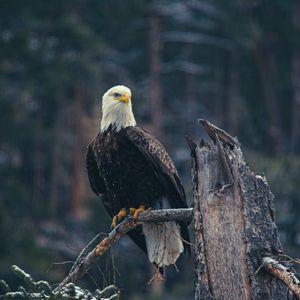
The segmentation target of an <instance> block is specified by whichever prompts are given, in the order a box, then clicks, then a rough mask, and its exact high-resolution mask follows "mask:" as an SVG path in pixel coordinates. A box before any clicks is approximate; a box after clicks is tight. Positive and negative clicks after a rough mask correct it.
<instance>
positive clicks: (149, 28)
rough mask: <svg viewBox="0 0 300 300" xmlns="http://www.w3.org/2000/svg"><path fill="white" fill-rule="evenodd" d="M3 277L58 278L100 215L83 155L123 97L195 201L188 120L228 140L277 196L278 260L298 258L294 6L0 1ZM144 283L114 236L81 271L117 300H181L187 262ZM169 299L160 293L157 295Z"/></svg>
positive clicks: (103, 228)
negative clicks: (105, 109)
mask: <svg viewBox="0 0 300 300" xmlns="http://www.w3.org/2000/svg"><path fill="white" fill-rule="evenodd" d="M0 70H1V73H0V131H1V134H0V136H1V138H0V176H1V178H0V226H1V227H0V278H2V279H5V280H7V282H9V283H11V284H13V283H14V284H18V282H17V281H16V279H15V278H14V277H13V275H12V274H11V271H10V266H11V265H12V264H17V265H19V266H20V267H22V268H24V269H25V270H26V271H28V272H29V273H31V274H32V275H33V276H34V277H35V278H36V279H46V280H49V281H50V282H51V283H53V284H54V283H57V282H59V281H60V280H61V279H62V278H63V277H64V275H65V274H66V272H67V271H68V270H69V268H70V264H53V263H55V262H66V261H73V260H74V259H75V257H76V256H77V254H78V253H79V252H80V250H81V249H82V247H83V246H84V245H85V244H86V243H87V242H88V241H89V240H90V239H91V238H92V237H93V236H94V235H95V234H96V233H98V232H108V231H109V226H110V220H109V218H108V217H107V215H106V213H105V212H104V209H103V208H102V204H101V202H100V201H99V199H97V198H96V197H95V195H93V193H92V192H91V190H90V188H89V185H88V181H87V174H86V171H85V148H86V145H87V143H88V142H89V141H90V139H91V138H92V137H93V136H94V135H95V134H96V133H97V131H98V130H99V127H100V119H101V97H102V94H103V93H104V92H105V91H106V90H107V89H108V88H110V87H111V86H113V85H116V84H125V85H127V86H129V87H130V88H131V90H132V92H133V106H134V112H135V115H136V119H137V121H138V123H139V126H141V127H143V128H146V129H147V130H149V131H150V132H151V133H153V134H154V135H156V136H157V137H159V139H160V140H161V141H162V143H163V144H164V145H165V146H166V148H167V150H168V151H169V152H170V154H171V156H172V157H173V159H174V160H175V163H176V165H177V167H178V169H179V173H180V175H181V177H182V180H183V182H184V185H185V188H186V191H187V195H188V201H189V203H190V202H191V200H192V194H191V178H190V156H189V151H188V148H187V146H186V143H185V139H184V137H185V135H189V136H190V137H192V138H194V139H196V140H199V138H200V137H201V136H202V134H203V132H201V129H200V127H199V126H198V125H197V122H196V119H197V118H206V119H208V120H209V121H211V122H213V123H214V124H215V125H217V126H219V127H222V128H224V129H226V130H228V132H229V133H231V134H232V135H236V136H238V138H239V140H240V142H241V143H242V146H243V150H244V154H245V156H246V160H247V161H249V164H250V166H251V168H252V169H254V170H255V171H256V172H261V173H262V172H263V173H264V174H265V175H266V176H267V178H268V181H269V184H270V186H271V189H272V191H273V193H274V195H275V206H276V222H277V225H278V227H279V232H280V238H281V241H282V243H283V245H284V248H285V251H286V253H287V254H289V255H290V256H292V257H299V256H300V254H299V253H300V252H299V250H300V217H299V213H300V191H299V189H300V156H299V155H300V0H285V1H282V0H274V1H266V0H248V1H246V0H239V1H237V0H227V1H222V0H210V1H209V0H198V1H196V0H186V1H178V0H160V1H145V0H131V1H125V0H111V1H100V0H73V1H68V0H52V1H37V0H36V1H33V0H27V1H17V0H10V1H8V0H7V1H6V0H0ZM178 268H179V269H180V273H177V272H176V270H175V269H173V268H170V270H169V272H168V276H167V280H166V283H165V284H164V286H163V287H158V286H148V285H147V281H148V280H149V279H150V278H151V266H150V264H149V263H148V261H147V258H146V256H145V255H144V254H143V253H142V252H141V251H140V250H139V249H138V248H137V247H136V246H135V245H134V244H133V243H132V242H131V241H130V240H129V239H123V240H122V241H120V243H118V245H117V246H116V247H115V248H114V249H113V251H111V253H109V255H107V257H106V258H105V259H102V260H101V261H100V262H99V265H98V266H97V268H95V270H92V271H91V272H90V274H89V276H86V278H85V279H86V280H85V281H84V283H83V284H84V285H85V286H86V287H90V288H92V289H95V288H96V287H102V286H105V285H107V284H108V283H112V282H113V281H114V280H115V281H116V283H117V285H118V287H119V288H121V293H122V299H190V297H191V295H192V289H193V274H192V269H193V265H192V262H188V259H187V258H185V260H184V259H182V261H181V263H179V266H178ZM166 295H168V296H166Z"/></svg>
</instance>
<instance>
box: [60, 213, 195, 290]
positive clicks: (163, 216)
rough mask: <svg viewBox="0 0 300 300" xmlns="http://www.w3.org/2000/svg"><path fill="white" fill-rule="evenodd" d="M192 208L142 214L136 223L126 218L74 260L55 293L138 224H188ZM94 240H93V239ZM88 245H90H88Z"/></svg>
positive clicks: (89, 266) (83, 273)
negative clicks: (84, 254) (169, 222)
mask: <svg viewBox="0 0 300 300" xmlns="http://www.w3.org/2000/svg"><path fill="white" fill-rule="evenodd" d="M192 213H193V209H192V208H181V209H163V210H151V211H147V212H143V213H141V214H140V215H139V218H138V220H137V221H135V220H134V219H133V217H132V216H127V217H126V218H125V220H124V221H122V222H121V223H120V224H119V225H118V226H117V227H116V228H115V229H114V230H112V231H111V232H110V233H109V234H108V236H107V237H105V238H104V239H103V240H102V241H101V242H100V243H99V244H98V245H97V246H96V247H95V248H94V249H93V250H92V251H90V252H89V253H88V254H87V255H86V256H85V257H84V258H82V259H81V255H82V253H81V254H80V259H76V262H75V264H74V265H73V267H72V268H71V271H70V273H69V274H68V276H67V277H66V278H65V279H64V280H63V281H62V282H61V283H60V284H59V285H58V287H57V288H56V289H55V291H59V290H61V289H62V288H63V287H64V286H65V285H66V284H67V283H69V282H73V283H74V282H76V281H77V280H78V279H79V278H81V277H82V276H83V275H85V274H86V273H87V272H88V271H89V269H90V268H91V267H92V266H93V265H94V264H95V263H96V262H97V259H98V257H100V256H102V255H103V254H104V253H105V252H106V251H107V250H108V249H109V247H111V246H112V245H114V244H115V243H116V242H117V241H118V240H119V239H120V238H122V237H123V236H124V235H126V234H127V232H128V231H130V230H131V229H133V228H135V227H137V226H138V225H140V222H148V223H158V222H168V221H182V222H190V221H191V219H192ZM93 240H94V239H93ZM89 244H90V243H89Z"/></svg>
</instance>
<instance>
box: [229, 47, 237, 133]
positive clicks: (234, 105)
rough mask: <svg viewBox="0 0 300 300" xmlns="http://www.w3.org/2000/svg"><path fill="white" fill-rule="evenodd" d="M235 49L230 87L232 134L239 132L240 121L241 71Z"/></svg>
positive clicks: (230, 71)
mask: <svg viewBox="0 0 300 300" xmlns="http://www.w3.org/2000/svg"><path fill="white" fill-rule="evenodd" d="M236 56H237V54H236V53H235V51H233V53H232V59H231V64H230V66H229V87H228V112H227V116H228V130H229V132H230V133H231V134H232V135H237V134H238V126H239V124H238V122H239V112H238V108H239V100H240V99H239V73H238V69H237V66H238V59H237V57H236Z"/></svg>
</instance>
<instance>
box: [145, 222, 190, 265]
mask: <svg viewBox="0 0 300 300" xmlns="http://www.w3.org/2000/svg"><path fill="white" fill-rule="evenodd" d="M143 232H144V235H145V239H146V245H147V251H148V258H149V260H150V262H152V263H155V264H156V265H157V266H158V267H163V266H169V265H172V264H175V262H176V260H177V259H178V257H179V255H180V253H181V252H183V249H184V248H183V243H182V240H181V238H180V228H179V225H177V224H176V222H166V223H163V224H158V223H143Z"/></svg>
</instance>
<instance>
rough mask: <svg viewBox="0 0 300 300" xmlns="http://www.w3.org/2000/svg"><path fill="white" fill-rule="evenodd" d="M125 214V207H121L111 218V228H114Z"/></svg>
mask: <svg viewBox="0 0 300 300" xmlns="http://www.w3.org/2000/svg"><path fill="white" fill-rule="evenodd" d="M126 216H127V211H126V208H122V209H121V210H120V211H119V212H118V214H117V215H115V216H114V217H113V219H112V223H111V228H113V229H114V228H115V227H116V226H117V225H118V224H119V223H120V222H121V221H122V220H123V219H124V218H125V217H126Z"/></svg>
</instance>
